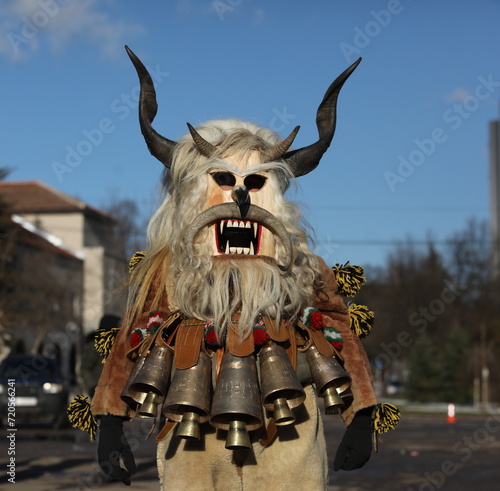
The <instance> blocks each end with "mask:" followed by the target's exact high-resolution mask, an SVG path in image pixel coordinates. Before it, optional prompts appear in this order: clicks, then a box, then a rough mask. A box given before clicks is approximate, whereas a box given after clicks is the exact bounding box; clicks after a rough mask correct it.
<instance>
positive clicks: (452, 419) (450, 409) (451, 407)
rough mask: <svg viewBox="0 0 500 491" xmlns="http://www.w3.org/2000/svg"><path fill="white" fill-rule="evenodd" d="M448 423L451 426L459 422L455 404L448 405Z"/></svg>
mask: <svg viewBox="0 0 500 491" xmlns="http://www.w3.org/2000/svg"><path fill="white" fill-rule="evenodd" d="M446 422H447V423H450V424H454V423H456V422H457V418H456V416H455V404H452V403H450V404H448V417H447V418H446Z"/></svg>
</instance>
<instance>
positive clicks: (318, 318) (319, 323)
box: [309, 310, 323, 331]
mask: <svg viewBox="0 0 500 491" xmlns="http://www.w3.org/2000/svg"><path fill="white" fill-rule="evenodd" d="M309 322H310V323H311V329H312V330H313V331H317V330H319V329H322V328H323V314H322V313H321V312H320V311H319V310H313V311H312V312H311V315H310V316H309Z"/></svg>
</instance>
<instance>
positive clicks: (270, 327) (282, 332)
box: [262, 315, 288, 343]
mask: <svg viewBox="0 0 500 491" xmlns="http://www.w3.org/2000/svg"><path fill="white" fill-rule="evenodd" d="M262 320H263V321H264V325H265V326H266V331H267V334H269V337H270V338H271V339H272V340H273V341H277V342H279V343H283V342H284V341H286V340H287V339H288V330H287V326H286V324H285V322H284V321H281V323H280V327H279V328H278V327H277V326H276V321H275V320H274V319H270V318H269V317H268V316H267V315H264V316H262Z"/></svg>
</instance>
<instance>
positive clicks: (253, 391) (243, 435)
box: [210, 351, 262, 450]
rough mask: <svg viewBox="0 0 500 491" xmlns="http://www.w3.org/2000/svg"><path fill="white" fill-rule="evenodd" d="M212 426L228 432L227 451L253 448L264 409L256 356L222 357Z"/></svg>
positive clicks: (213, 406) (213, 405) (211, 417)
mask: <svg viewBox="0 0 500 491" xmlns="http://www.w3.org/2000/svg"><path fill="white" fill-rule="evenodd" d="M210 424H211V425H212V426H214V427H215V428H218V429H222V430H226V431H228V435H227V439H226V448H228V449H231V450H236V449H248V448H250V437H249V435H248V432H249V431H253V430H256V429H258V428H260V427H261V426H262V406H261V399H260V392H259V381H258V377H257V366H256V364H255V358H254V356H253V355H250V356H244V357H239V356H235V355H233V354H231V352H229V351H227V352H226V353H225V354H224V356H223V357H222V361H221V366H220V372H219V378H218V380H217V384H216V386H215V392H214V398H213V402H212V410H211V416H210Z"/></svg>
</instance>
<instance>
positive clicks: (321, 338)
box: [297, 320, 334, 356]
mask: <svg viewBox="0 0 500 491" xmlns="http://www.w3.org/2000/svg"><path fill="white" fill-rule="evenodd" d="M297 324H298V325H299V326H300V328H301V329H304V330H305V331H307V333H308V334H309V337H310V339H311V340H312V342H313V343H314V344H315V345H316V348H318V351H319V352H320V353H321V354H322V355H325V356H332V355H333V354H334V349H333V346H332V345H331V344H330V343H329V342H328V340H327V339H326V338H325V335H324V334H323V331H321V330H318V331H315V330H313V329H311V328H310V327H307V326H306V325H305V324H304V323H303V322H302V321H300V320H299V321H298V322H297Z"/></svg>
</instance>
